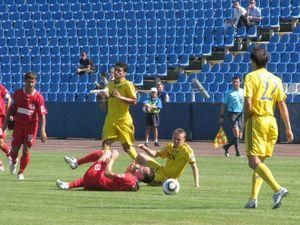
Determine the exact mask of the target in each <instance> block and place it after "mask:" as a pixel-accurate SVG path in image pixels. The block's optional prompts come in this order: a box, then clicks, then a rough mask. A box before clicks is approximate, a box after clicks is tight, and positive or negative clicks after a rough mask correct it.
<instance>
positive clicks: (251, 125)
mask: <svg viewBox="0 0 300 225" xmlns="http://www.w3.org/2000/svg"><path fill="white" fill-rule="evenodd" d="M250 57H251V65H252V68H253V72H251V73H249V74H247V75H246V78H245V85H244V89H245V113H246V132H245V135H246V137H245V141H246V152H247V156H248V162H249V167H250V168H251V169H253V175H252V192H251V194H250V197H249V201H248V202H247V204H246V205H245V208H257V197H258V193H259V190H260V188H261V185H262V182H263V181H265V182H266V183H267V184H268V185H269V186H270V187H271V188H272V189H273V191H274V196H273V209H276V208H279V207H280V205H281V201H282V199H283V198H284V197H285V196H286V195H287V194H288V190H287V189H286V188H284V187H282V186H281V185H279V184H278V183H277V181H276V180H275V178H274V176H273V174H272V172H271V170H270V169H269V168H268V167H267V165H266V164H265V163H264V161H265V159H266V158H267V157H271V156H272V153H273V149H274V145H275V143H276V141H277V137H278V127H277V123H276V118H275V117H274V109H275V107H276V105H277V106H278V108H279V112H280V115H281V117H282V119H283V121H284V124H285V129H286V131H285V133H286V136H287V141H288V142H292V141H293V133H292V128H291V124H290V119H289V113H288V109H287V106H286V103H285V99H286V95H285V93H284V91H283V86H282V82H281V80H280V79H279V78H278V77H276V76H275V75H273V74H272V73H270V72H268V71H267V70H266V65H267V62H268V59H269V56H268V53H267V51H266V50H265V49H260V48H254V49H253V50H252V52H251V56H250Z"/></svg>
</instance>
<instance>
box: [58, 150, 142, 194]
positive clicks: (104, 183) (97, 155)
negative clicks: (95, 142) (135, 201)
mask: <svg viewBox="0 0 300 225" xmlns="http://www.w3.org/2000/svg"><path fill="white" fill-rule="evenodd" d="M118 157H119V153H118V151H116V150H113V151H103V150H98V151H95V152H92V153H90V154H88V155H87V156H85V157H83V158H81V159H78V160H76V159H71V158H69V157H66V156H65V161H66V162H67V163H68V164H69V165H70V167H71V168H72V169H75V168H77V166H78V165H82V164H84V163H88V162H95V163H94V164H93V165H92V166H91V167H90V168H89V169H88V170H87V171H86V173H85V174H84V176H83V177H82V178H79V179H77V180H75V181H72V182H69V183H67V182H63V181H61V180H57V181H56V185H57V187H58V188H59V189H63V190H67V189H71V188H78V187H83V188H84V189H86V190H98V191H138V190H139V181H143V182H145V181H146V180H145V179H146V176H144V175H143V174H132V173H124V174H118V173H113V172H112V166H113V164H114V162H115V160H116V159H117V158H118Z"/></svg>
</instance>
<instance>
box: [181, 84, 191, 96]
mask: <svg viewBox="0 0 300 225" xmlns="http://www.w3.org/2000/svg"><path fill="white" fill-rule="evenodd" d="M191 90H192V87H191V83H190V82H185V83H182V84H181V92H183V93H189V92H191Z"/></svg>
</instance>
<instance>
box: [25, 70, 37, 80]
mask: <svg viewBox="0 0 300 225" xmlns="http://www.w3.org/2000/svg"><path fill="white" fill-rule="evenodd" d="M24 79H25V80H27V79H34V80H35V79H36V74H35V73H34V72H31V71H30V72H27V73H25V75H24Z"/></svg>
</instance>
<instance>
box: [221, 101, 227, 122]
mask: <svg viewBox="0 0 300 225" xmlns="http://www.w3.org/2000/svg"><path fill="white" fill-rule="evenodd" d="M226 108H227V105H226V104H224V103H222V105H221V109H220V117H219V124H220V125H222V124H223V122H224V113H225V110H226Z"/></svg>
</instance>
